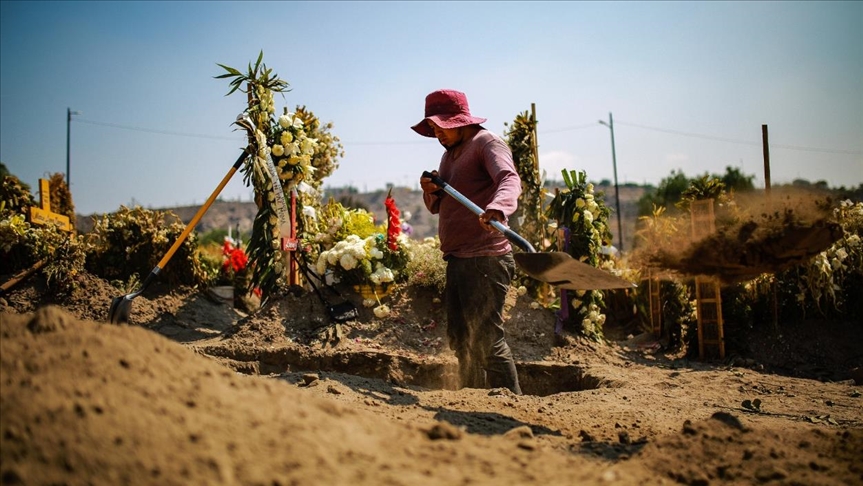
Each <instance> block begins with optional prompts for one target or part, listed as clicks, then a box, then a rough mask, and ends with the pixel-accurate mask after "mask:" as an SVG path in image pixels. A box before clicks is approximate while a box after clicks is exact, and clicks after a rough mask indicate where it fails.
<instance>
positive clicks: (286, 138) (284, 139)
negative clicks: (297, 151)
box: [281, 131, 294, 145]
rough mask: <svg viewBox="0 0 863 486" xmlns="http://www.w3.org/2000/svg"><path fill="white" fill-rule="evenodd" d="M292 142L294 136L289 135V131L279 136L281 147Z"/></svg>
mask: <svg viewBox="0 0 863 486" xmlns="http://www.w3.org/2000/svg"><path fill="white" fill-rule="evenodd" d="M293 141H294V136H293V134H291V132H289V131H284V132H282V136H281V142H282V145H289V144H290V143H291V142H293Z"/></svg>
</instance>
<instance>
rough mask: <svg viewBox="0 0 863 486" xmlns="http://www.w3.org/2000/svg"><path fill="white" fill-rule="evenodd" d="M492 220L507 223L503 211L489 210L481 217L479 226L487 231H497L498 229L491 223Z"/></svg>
mask: <svg viewBox="0 0 863 486" xmlns="http://www.w3.org/2000/svg"><path fill="white" fill-rule="evenodd" d="M492 220H494V221H499V222H501V223H505V222H506V216H504V215H503V211H500V210H498V209H489V210H486V211H485V212H484V213H482V214H480V215H479V225H480V226H482V227H483V229H484V230H486V231H497V229H496V228H495V227H494V226H492V225H491V223H490V221H492Z"/></svg>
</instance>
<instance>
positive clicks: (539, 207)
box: [504, 111, 550, 297]
mask: <svg viewBox="0 0 863 486" xmlns="http://www.w3.org/2000/svg"><path fill="white" fill-rule="evenodd" d="M504 125H505V126H507V127H509V128H508V130H507V131H506V134H505V136H506V142H507V145H508V146H509V148H510V150H511V151H512V158H513V162H514V163H515V167H516V170H517V171H518V175H519V177H520V178H521V194H520V195H519V197H518V209H517V210H516V213H515V215H514V218H512V219H513V220H514V221H513V228H514V229H515V230H516V231H518V233H519V234H520V235H521V236H523V237H524V238H525V239H527V240H528V241H529V242H530V243H531V244H532V245H533V246H534V248H536V249H538V250H539V251H542V250H544V249H545V248H547V247H548V246H549V244H550V241H549V238H548V234H547V233H548V231H547V229H548V215H547V213H546V211H545V208H544V204H543V203H544V202H545V195H546V192H547V191H546V190H545V188H544V187H543V183H542V178H541V176H540V171H539V162H538V161H537V159H536V152H535V150H534V149H535V146H534V145H535V138H534V137H535V133H536V120H535V119H534V118H533V117H532V116H530V115H528V113H527V112H526V111H525V112H524V113H520V114H518V115H517V116H516V117H515V120H514V121H513V122H512V124H507V123H505V124H504ZM522 277H523V278H521V279H520V280H521V282H522V284H523V285H524V286H525V287H526V288H527V289H528V291H529V292H530V294H531V295H532V296H533V297H541V296H542V295H543V294H545V293H547V292H548V286H547V285H545V284H543V283H542V282H539V281H537V280H534V279H531V278H528V277H526V276H522Z"/></svg>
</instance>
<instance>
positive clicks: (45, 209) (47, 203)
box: [30, 179, 72, 231]
mask: <svg viewBox="0 0 863 486" xmlns="http://www.w3.org/2000/svg"><path fill="white" fill-rule="evenodd" d="M39 205H40V206H42V207H41V208H37V207H36V206H31V207H30V222H31V223H33V224H39V225H46V224H49V223H51V224H56V225H58V226H59V227H60V229H61V230H63V231H72V225H71V224H69V217H68V216H66V215H63V214H58V213H52V212H51V187H50V184H49V183H48V180H47V179H39Z"/></svg>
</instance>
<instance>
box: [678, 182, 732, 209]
mask: <svg viewBox="0 0 863 486" xmlns="http://www.w3.org/2000/svg"><path fill="white" fill-rule="evenodd" d="M706 199H713V200H714V201H715V202H716V203H717V204H722V203H724V202H726V200H727V199H728V197H727V196H726V194H725V184H724V183H723V182H722V181H721V180H719V179H716V178H711V177H709V176H703V177H699V178H696V179H692V181H691V182H690V185H689V187H687V188H686V190H684V191H683V193H682V194H681V195H680V201H678V202H677V203H675V206H676V207H677V208H678V209H680V210H681V211H689V209H690V206H691V205H692V202H693V201H703V200H706Z"/></svg>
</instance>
